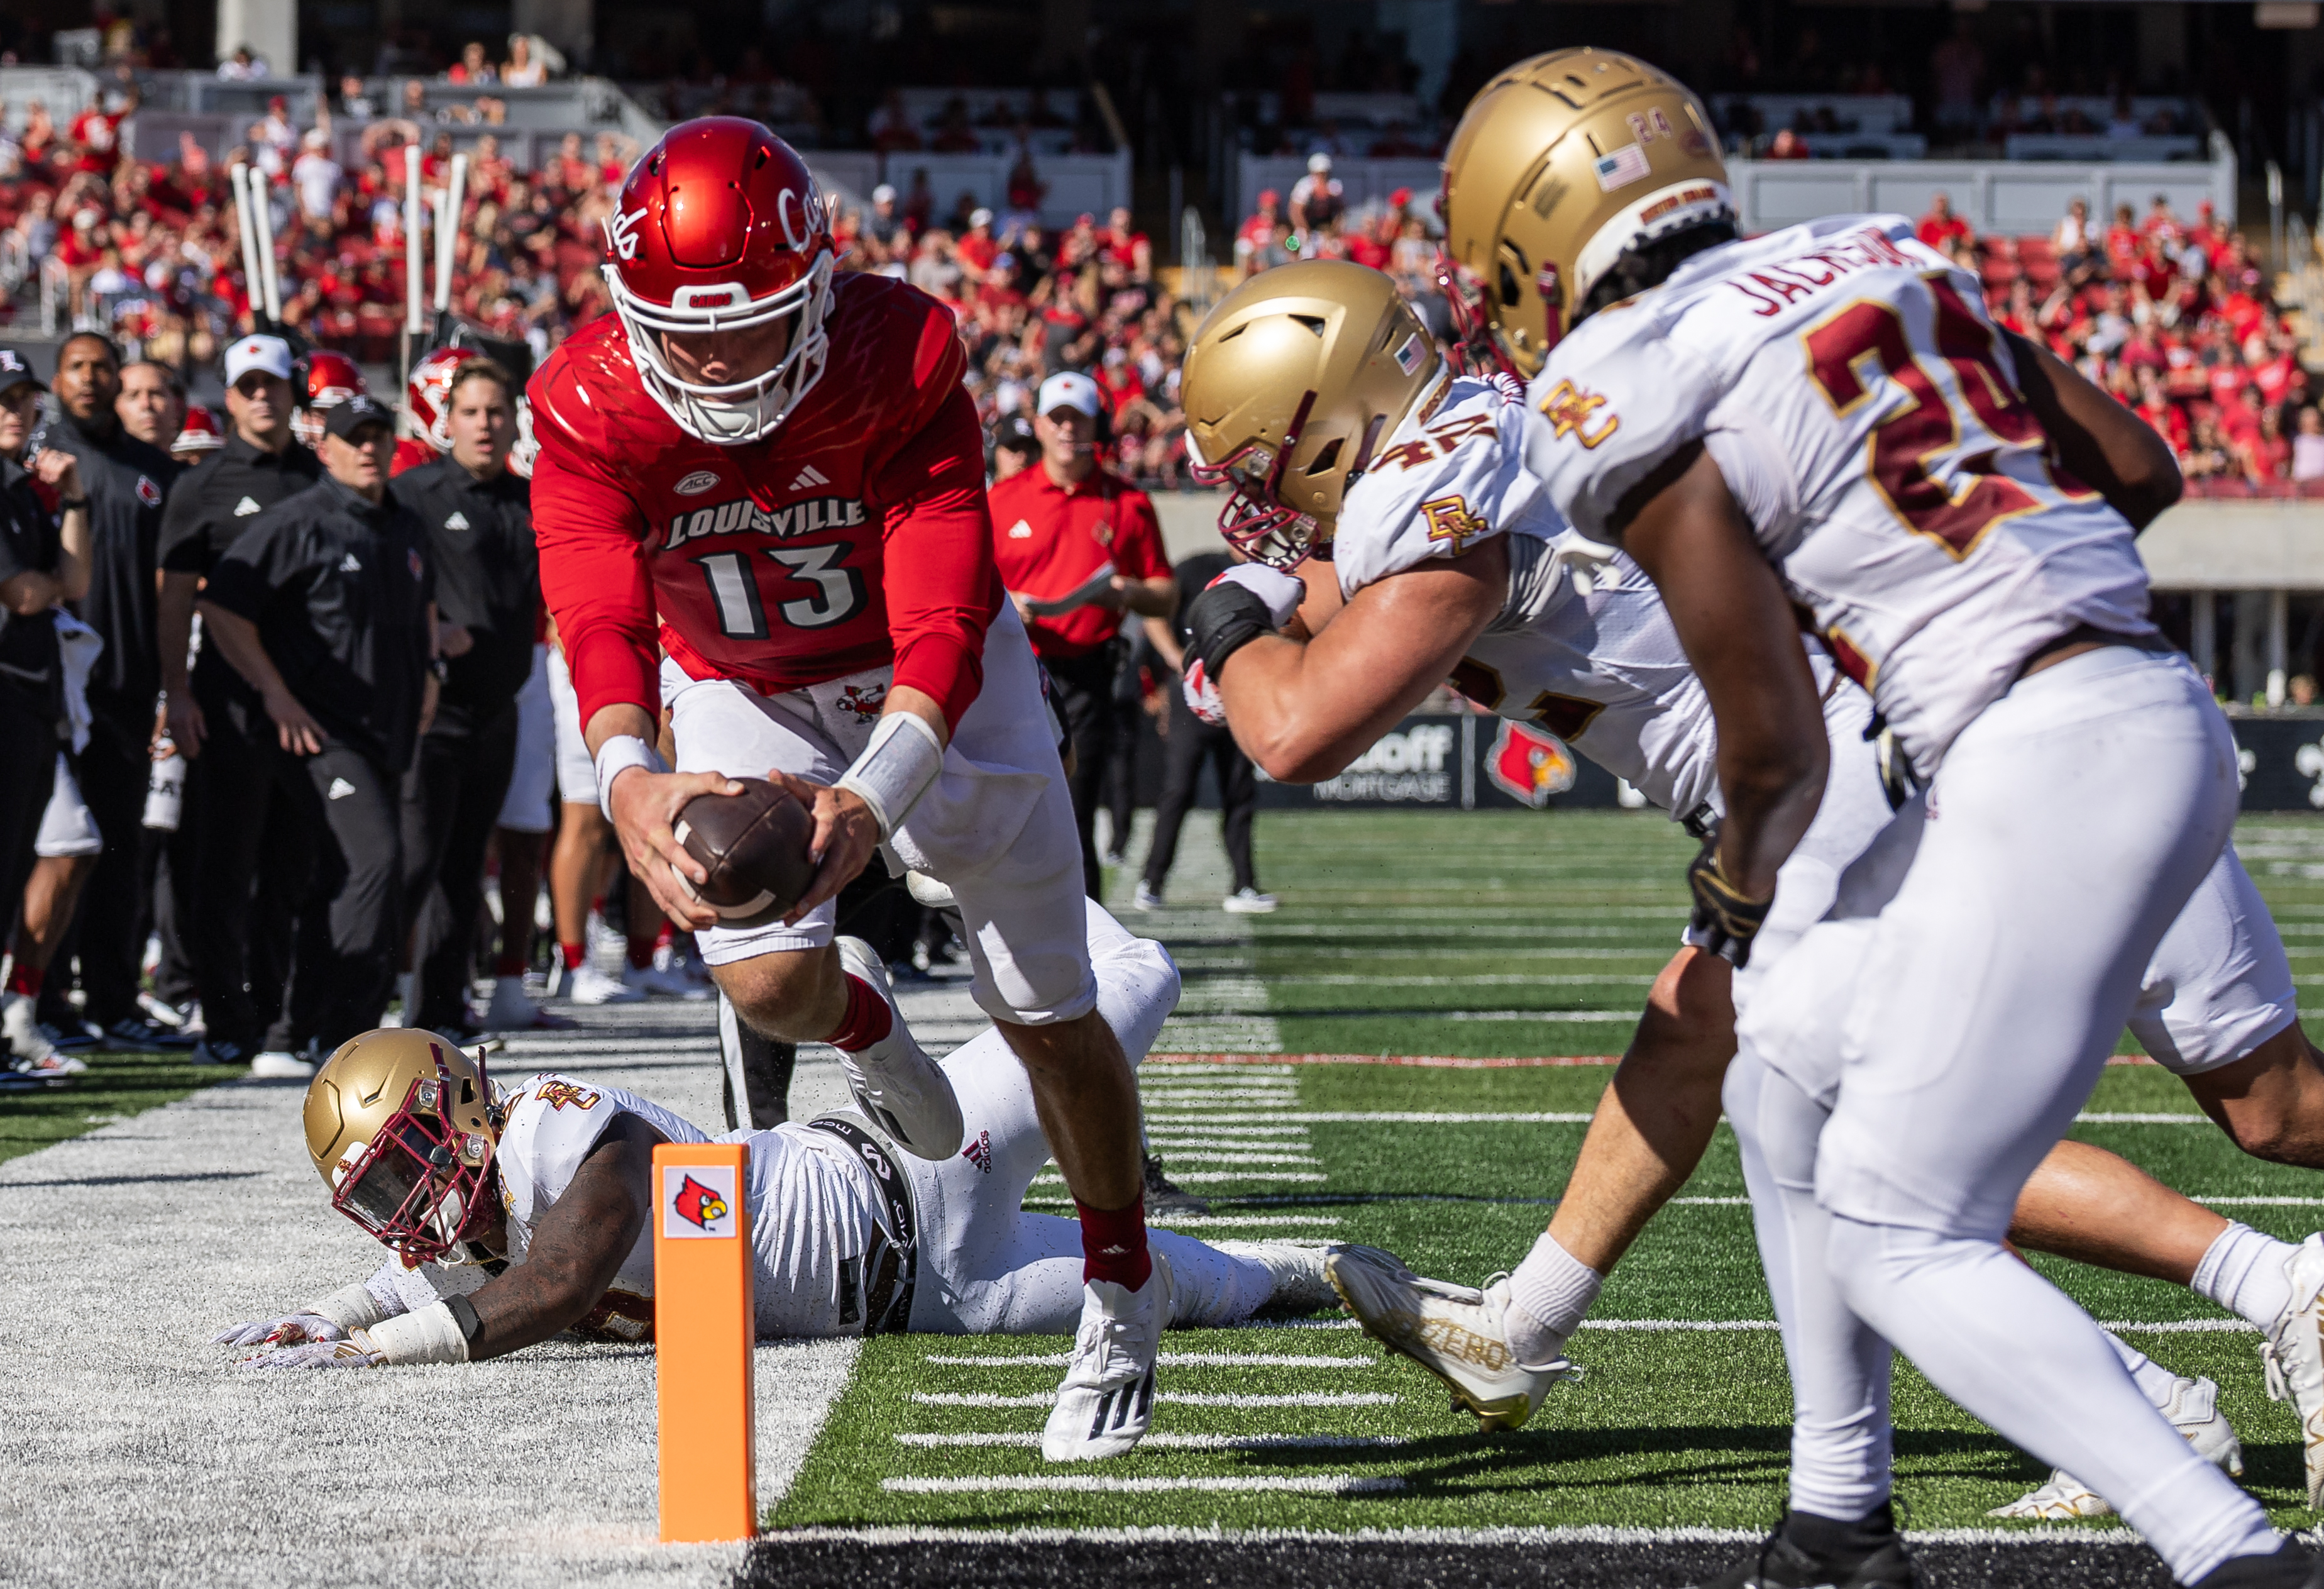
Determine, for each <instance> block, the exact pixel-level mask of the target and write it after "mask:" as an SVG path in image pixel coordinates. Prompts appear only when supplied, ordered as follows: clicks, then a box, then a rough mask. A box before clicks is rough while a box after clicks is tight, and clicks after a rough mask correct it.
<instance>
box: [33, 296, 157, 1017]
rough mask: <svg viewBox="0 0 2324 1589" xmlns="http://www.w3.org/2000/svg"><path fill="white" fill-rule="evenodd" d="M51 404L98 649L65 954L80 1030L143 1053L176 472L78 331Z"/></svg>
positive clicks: (110, 366) (91, 338)
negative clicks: (164, 578)
mask: <svg viewBox="0 0 2324 1589" xmlns="http://www.w3.org/2000/svg"><path fill="white" fill-rule="evenodd" d="M55 393H56V399H57V407H58V409H59V410H60V415H59V418H58V420H57V421H56V423H54V424H52V425H51V426H50V427H49V428H48V430H46V431H45V432H44V433H43V434H42V436H41V437H40V438H39V439H38V442H39V445H40V446H42V448H54V449H56V450H57V451H59V452H62V453H69V454H70V455H71V456H72V457H74V458H75V459H77V460H78V463H79V465H80V477H81V483H82V485H84V486H85V487H86V488H87V490H88V503H89V535H90V544H89V561H90V568H89V586H88V595H87V596H83V597H82V598H81V599H80V600H79V602H78V603H77V604H76V605H77V606H78V608H79V612H80V616H81V618H82V620H83V621H84V622H85V623H87V624H88V626H89V627H90V628H92V629H94V630H96V631H97V633H98V634H100V635H102V636H103V637H104V639H105V650H104V651H103V652H102V653H101V654H100V655H99V656H98V657H97V667H96V669H95V670H94V671H93V672H92V673H91V674H90V676H89V680H88V709H89V717H90V723H89V737H88V745H87V747H86V748H84V749H83V750H82V751H81V753H80V754H79V756H78V758H76V760H75V762H74V771H75V772H76V774H77V775H78V779H79V781H80V792H81V798H82V799H84V800H86V801H87V802H88V808H89V814H90V815H91V816H93V817H94V818H96V819H97V832H98V834H100V835H101V836H103V838H104V840H105V849H104V851H103V853H102V854H101V855H99V856H98V857H97V868H96V870H95V871H94V872H92V873H90V874H89V878H88V883H87V885H86V886H85V887H84V888H83V889H82V891H81V894H80V908H79V913H78V917H77V919H76V921H75V926H74V929H73V931H74V937H73V939H72V941H71V943H70V944H69V946H68V948H67V949H66V950H65V951H64V952H65V953H70V954H77V955H78V956H79V958H80V979H81V990H82V992H83V993H86V994H87V995H88V1007H87V1009H86V1010H85V1012H84V1013H85V1014H86V1016H87V1017H88V1020H90V1021H94V1022H95V1023H96V1024H97V1026H98V1027H99V1028H101V1029H102V1030H104V1032H105V1034H106V1039H107V1040H108V1041H109V1042H111V1044H112V1045H113V1046H114V1047H115V1048H132V1049H134V1048H149V1047H152V1045H153V1042H154V1039H156V1038H157V1037H160V1036H161V1035H164V1034H161V1033H160V1032H159V1031H157V1030H156V1029H155V1028H154V1027H153V1026H152V1024H151V1023H149V1022H148V1021H146V1020H145V1018H144V1014H143V1012H142V1011H140V1010H139V1009H138V1007H137V984H138V977H139V967H140V962H141V960H142V959H143V954H144V948H145V928H146V921H145V867H144V850H145V828H144V823H143V814H144V808H145V790H146V788H147V786H148V784H149V783H150V782H151V781H152V759H151V757H150V756H149V755H148V754H147V746H148V743H149V739H150V733H149V731H150V729H151V727H152V722H153V697H154V695H155V693H156V692H157V691H158V690H159V689H160V688H161V666H160V663H159V661H158V658H157V653H156V651H155V649H154V605H153V598H154V587H153V571H154V557H155V547H156V542H157V541H158V540H159V539H160V536H161V510H162V503H163V501H164V499H165V498H166V497H167V496H168V494H169V492H170V487H171V482H172V481H174V480H175V479H176V478H177V476H178V474H179V467H178V466H177V465H176V464H174V463H172V462H171V459H170V455H169V454H167V453H165V452H163V451H162V450H161V448H157V447H152V446H150V445H148V444H147V443H145V442H143V441H140V440H138V439H136V438H135V437H134V436H132V435H130V434H129V432H128V431H127V430H124V428H123V427H122V423H121V416H120V415H119V413H117V412H116V411H115V408H114V400H115V398H117V397H119V396H120V395H121V356H120V354H119V353H118V351H116V350H115V347H114V346H113V344H112V343H111V342H110V341H108V340H106V338H105V337H100V336H97V334H96V333H94V332H90V331H83V332H80V333H78V334H77V335H75V336H72V337H68V338H67V339H66V340H65V342H64V344H63V346H60V347H59V348H58V350H57V374H56V383H55ZM58 963H59V964H61V963H62V961H61V956H60V961H59V962H58ZM52 991H54V990H52Z"/></svg>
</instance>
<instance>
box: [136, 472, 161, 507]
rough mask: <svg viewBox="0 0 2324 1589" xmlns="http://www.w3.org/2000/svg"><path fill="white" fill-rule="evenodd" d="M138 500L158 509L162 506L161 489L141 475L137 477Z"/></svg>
mask: <svg viewBox="0 0 2324 1589" xmlns="http://www.w3.org/2000/svg"><path fill="white" fill-rule="evenodd" d="M137 500H138V501H139V502H142V503H144V504H145V505H146V506H147V507H149V508H158V507H160V506H161V487H160V486H158V485H154V484H153V482H152V480H150V479H148V478H147V477H146V476H143V475H140V476H137Z"/></svg>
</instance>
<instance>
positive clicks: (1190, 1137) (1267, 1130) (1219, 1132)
mask: <svg viewBox="0 0 2324 1589" xmlns="http://www.w3.org/2000/svg"><path fill="white" fill-rule="evenodd" d="M1193 1118H1195V1117H1193V1116H1189V1119H1193ZM1307 1134H1308V1132H1307V1128H1306V1127H1305V1126H1304V1125H1220V1126H1208V1125H1193V1124H1182V1123H1180V1122H1176V1121H1175V1120H1174V1121H1173V1122H1171V1124H1170V1127H1169V1129H1168V1130H1167V1131H1166V1132H1157V1133H1155V1141H1171V1142H1199V1141H1203V1140H1205V1139H1206V1138H1213V1137H1215V1138H1219V1139H1222V1140H1224V1141H1234V1140H1238V1139H1240V1138H1244V1137H1304V1136H1305V1135H1307Z"/></svg>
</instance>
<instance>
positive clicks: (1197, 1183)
mask: <svg viewBox="0 0 2324 1589" xmlns="http://www.w3.org/2000/svg"><path fill="white" fill-rule="evenodd" d="M1170 1178H1171V1179H1172V1180H1174V1181H1176V1182H1177V1183H1178V1184H1179V1185H1180V1186H1182V1187H1214V1186H1217V1185H1219V1184H1220V1183H1221V1182H1222V1181H1298V1182H1300V1183H1302V1184H1305V1185H1312V1184H1314V1182H1316V1181H1320V1180H1325V1179H1328V1177H1326V1176H1325V1175H1324V1174H1323V1172H1322V1171H1321V1170H1306V1169H1284V1170H1266V1171H1260V1170H1252V1171H1250V1172H1249V1173H1247V1174H1246V1173H1244V1172H1242V1171H1240V1170H1232V1169H1197V1170H1194V1171H1192V1172H1190V1173H1188V1174H1185V1175H1180V1174H1179V1173H1178V1172H1177V1171H1176V1169H1173V1170H1172V1171H1171V1172H1170ZM1033 1184H1034V1185H1035V1186H1037V1187H1062V1186H1064V1185H1065V1177H1063V1176H1061V1175H1052V1174H1043V1175H1037V1176H1035V1177H1034V1178H1033Z"/></svg>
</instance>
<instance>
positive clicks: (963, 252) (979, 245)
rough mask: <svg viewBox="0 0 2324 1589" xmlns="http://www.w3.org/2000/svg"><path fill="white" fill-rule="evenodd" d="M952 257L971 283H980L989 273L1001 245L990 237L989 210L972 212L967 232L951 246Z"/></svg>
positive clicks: (998, 255)
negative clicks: (958, 263)
mask: <svg viewBox="0 0 2324 1589" xmlns="http://www.w3.org/2000/svg"><path fill="white" fill-rule="evenodd" d="M952 252H953V257H954V259H957V260H958V261H959V262H960V268H961V272H962V273H963V274H964V275H965V276H967V277H968V279H969V280H970V281H972V282H982V281H983V280H984V278H985V277H986V276H987V275H989V274H991V271H992V262H993V261H994V260H996V259H998V258H1000V257H1001V245H1000V244H999V243H997V242H995V241H994V240H993V236H992V212H991V210H989V209H979V210H974V211H972V212H971V213H970V215H969V217H968V230H967V231H965V232H963V233H962V234H961V235H960V241H958V242H957V243H954V245H952Z"/></svg>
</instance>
